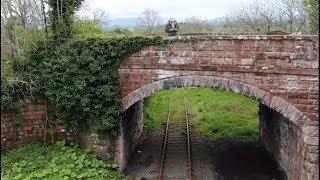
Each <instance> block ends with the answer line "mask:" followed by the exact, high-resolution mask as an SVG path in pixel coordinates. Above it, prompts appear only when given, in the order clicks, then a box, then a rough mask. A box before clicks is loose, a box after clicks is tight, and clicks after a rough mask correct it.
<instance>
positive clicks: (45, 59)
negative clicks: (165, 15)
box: [29, 36, 161, 134]
mask: <svg viewBox="0 0 320 180" xmlns="http://www.w3.org/2000/svg"><path fill="white" fill-rule="evenodd" d="M159 43H161V38H160V37H140V36H118V37H111V36H99V37H82V38H75V39H73V40H70V41H69V42H67V43H63V44H61V45H60V46H55V45H51V46H50V44H49V45H48V44H46V46H47V48H44V47H45V45H44V44H40V45H39V48H38V49H37V50H36V51H35V52H34V53H33V56H32V57H31V58H30V59H32V61H31V62H30V65H29V67H31V68H30V71H32V72H33V73H34V74H36V76H37V77H39V79H38V84H40V85H39V86H40V87H42V89H41V90H40V92H41V93H42V95H43V96H44V97H46V98H48V99H49V100H50V101H51V102H53V104H55V106H56V111H57V115H58V118H59V119H60V120H62V121H63V122H64V123H65V124H66V125H68V126H69V127H71V128H73V129H76V130H81V128H80V127H82V126H81V125H85V126H84V127H85V128H88V127H87V126H89V127H90V129H91V131H92V132H98V133H104V132H108V133H112V134H115V133H116V130H117V129H118V125H119V122H120V120H121V114H122V113H121V111H122V105H121V97H120V90H119V84H118V71H117V70H118V69H119V68H120V66H121V64H122V63H123V61H124V60H125V59H126V58H128V57H129V56H130V55H131V54H132V53H134V52H137V51H139V50H141V49H142V48H143V47H145V46H148V45H152V44H159ZM51 44H54V43H51ZM50 47H51V48H50ZM48 48H49V49H50V51H49V52H48V51H46V50H45V49H48Z"/></svg>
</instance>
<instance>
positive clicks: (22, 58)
mask: <svg viewBox="0 0 320 180" xmlns="http://www.w3.org/2000/svg"><path fill="white" fill-rule="evenodd" d="M1 33H3V34H4V36H5V35H6V33H7V32H6V31H4V32H1ZM10 33H11V35H10V36H13V35H14V38H15V39H16V40H14V41H13V42H15V43H16V44H15V45H14V47H12V46H13V44H12V42H11V41H10V40H9V39H7V38H5V37H4V38H3V39H2V43H3V45H4V46H1V112H3V111H6V110H12V109H15V108H16V104H15V103H16V102H18V101H20V100H24V99H26V98H30V97H31V96H32V95H33V93H34V91H35V89H36V87H35V86H36V85H35V84H34V82H33V76H32V75H30V74H28V73H25V72H24V69H25V67H24V66H23V64H24V63H25V62H26V61H28V57H29V55H28V54H29V53H30V52H32V51H34V49H35V48H36V47H37V42H38V41H42V40H44V32H43V31H40V30H37V29H32V28H30V29H23V28H22V27H15V28H13V29H12V31H11V32H10ZM11 38H13V37H11ZM9 44H11V45H9ZM9 47H11V49H10V48H9ZM13 52H14V53H13Z"/></svg>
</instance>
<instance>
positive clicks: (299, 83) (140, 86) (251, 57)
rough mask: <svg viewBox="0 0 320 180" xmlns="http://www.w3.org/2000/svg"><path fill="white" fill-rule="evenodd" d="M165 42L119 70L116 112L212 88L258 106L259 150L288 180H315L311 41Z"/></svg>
mask: <svg viewBox="0 0 320 180" xmlns="http://www.w3.org/2000/svg"><path fill="white" fill-rule="evenodd" d="M167 39H168V40H169V41H171V43H168V44H166V45H161V46H149V47H146V48H144V49H143V50H141V51H140V52H138V53H136V54H134V55H132V56H131V57H129V58H128V59H127V61H126V62H125V63H124V64H123V66H122V67H121V68H120V69H119V76H120V86H121V92H122V96H123V98H122V103H123V107H124V110H127V109H128V108H129V107H131V106H132V105H134V104H135V103H137V102H139V101H140V100H142V99H143V98H145V97H148V96H150V95H152V94H154V93H156V92H158V91H161V90H163V89H169V88H171V87H186V86H197V87H212V88H217V89H222V90H226V91H232V92H235V93H238V94H242V95H245V96H248V97H251V98H253V99H256V100H258V101H259V102H260V106H259V107H260V110H259V115H260V136H261V139H262V141H263V144H264V145H265V146H266V149H267V150H268V151H269V152H270V153H271V154H272V155H273V156H274V157H275V159H276V160H277V161H278V164H279V166H280V167H281V169H282V170H284V171H285V172H286V174H287V177H288V179H317V178H318V177H319V174H318V170H319V156H318V150H319V147H318V145H319V142H318V139H319V134H318V131H319V121H318V116H319V114H318V104H319V101H318V94H319V89H318V85H319V78H318V69H319V67H318V63H319V54H318V49H319V43H318V39H317V37H316V36H198V37H189V36H186V37H172V38H167ZM270 114H271V115H270ZM123 123H125V122H123ZM126 133H128V132H123V134H126ZM124 147H127V146H125V145H124ZM124 156H126V155H124ZM124 158H125V157H124Z"/></svg>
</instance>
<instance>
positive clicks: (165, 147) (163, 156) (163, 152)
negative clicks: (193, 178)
mask: <svg viewBox="0 0 320 180" xmlns="http://www.w3.org/2000/svg"><path fill="white" fill-rule="evenodd" d="M170 105H171V98H170V99H169V108H168V115H167V123H166V130H165V134H164V140H163V148H162V155H161V164H160V172H159V175H158V180H162V179H163V172H164V168H163V166H164V158H165V154H166V149H167V140H168V129H169V121H170Z"/></svg>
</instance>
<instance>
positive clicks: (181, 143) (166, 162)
mask: <svg viewBox="0 0 320 180" xmlns="http://www.w3.org/2000/svg"><path fill="white" fill-rule="evenodd" d="M184 112H185V123H180V124H171V123H170V116H171V99H170V100H169V108H168V115H167V121H166V128H165V133H164V138H163V146H162V147H163V148H162V153H161V161H160V171H159V175H158V180H163V179H165V178H169V179H170V177H168V175H169V174H170V173H169V171H170V170H171V176H172V174H174V173H172V170H175V168H177V166H179V164H174V163H173V166H174V167H175V168H172V167H170V160H171V161H174V159H175V158H177V160H181V157H182V159H183V161H186V164H185V166H187V167H185V168H186V170H185V171H187V172H185V173H183V175H182V176H183V177H184V178H185V179H189V180H192V179H193V173H192V157H191V143H190V142H191V140H190V131H189V119H190V116H189V113H188V108H187V101H186V99H184ZM183 126H185V127H183ZM183 128H185V132H184V133H182V134H183V135H181V134H177V130H178V129H180V130H181V129H183ZM176 153H180V154H181V155H177V154H176ZM183 154H186V156H187V157H185V158H183ZM170 158H172V159H173V160H172V159H170ZM179 158H180V159H179ZM182 164H184V163H182ZM182 166H183V165H182ZM180 168H183V167H180ZM167 171H168V172H167ZM182 171H183V170H182ZM180 173H181V172H180ZM176 174H177V175H176V176H177V177H175V178H179V179H181V178H183V177H182V176H181V174H180V175H179V172H176ZM165 175H167V176H165Z"/></svg>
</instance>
